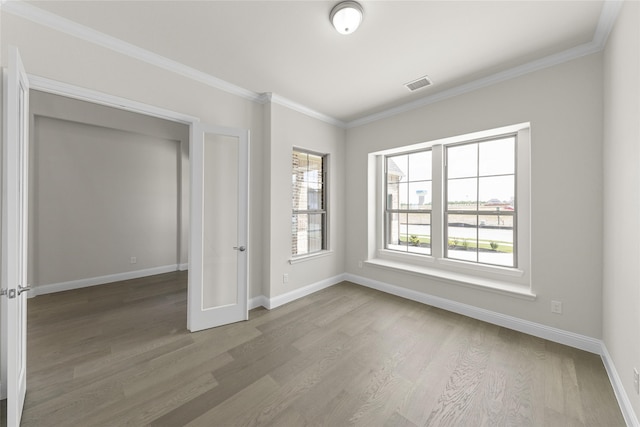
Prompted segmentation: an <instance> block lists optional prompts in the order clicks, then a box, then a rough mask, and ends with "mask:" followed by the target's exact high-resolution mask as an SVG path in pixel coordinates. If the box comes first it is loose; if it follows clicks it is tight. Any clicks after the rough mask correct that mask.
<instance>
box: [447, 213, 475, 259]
mask: <svg viewBox="0 0 640 427" xmlns="http://www.w3.org/2000/svg"><path fill="white" fill-rule="evenodd" d="M476 218H477V217H476V215H458V214H449V215H447V238H448V249H447V257H448V258H453V259H461V260H465V261H474V262H477V260H478V256H477V246H478V228H477V225H478V224H477V222H476Z"/></svg>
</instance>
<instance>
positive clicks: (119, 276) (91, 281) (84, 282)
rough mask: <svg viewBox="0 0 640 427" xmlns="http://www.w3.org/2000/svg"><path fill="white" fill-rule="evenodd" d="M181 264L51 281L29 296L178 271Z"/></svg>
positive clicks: (36, 288) (37, 287)
mask: <svg viewBox="0 0 640 427" xmlns="http://www.w3.org/2000/svg"><path fill="white" fill-rule="evenodd" d="M178 269H179V265H177V264H171V265H163V266H160V267H153V268H146V269H144V270H136V271H128V272H126V273H116V274H109V275H106V276H98V277H89V278H87V279H78V280H71V281H69V282H60V283H50V284H47V285H38V286H34V287H33V290H32V291H31V292H29V298H31V297H35V296H38V295H45V294H51V293H54V292H62V291H70V290H72V289H80V288H87V287H89V286H96V285H104V284H105V283H111V282H119V281H120V280H129V279H137V278H139V277H146V276H153V275H154V274H162V273H169V272H172V271H178Z"/></svg>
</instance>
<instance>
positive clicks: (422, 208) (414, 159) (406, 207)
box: [385, 150, 433, 255]
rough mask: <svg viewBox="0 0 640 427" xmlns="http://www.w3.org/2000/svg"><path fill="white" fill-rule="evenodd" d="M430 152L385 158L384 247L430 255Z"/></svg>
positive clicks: (423, 151)
mask: <svg viewBox="0 0 640 427" xmlns="http://www.w3.org/2000/svg"><path fill="white" fill-rule="evenodd" d="M432 162H433V159H432V153H431V150H421V151H416V152H413V153H405V154H400V155H394V156H387V157H385V188H386V190H385V193H386V198H385V248H386V249H390V250H393V251H400V252H408V253H415V254H422V255H431V208H432V184H433V181H432V176H431V169H432Z"/></svg>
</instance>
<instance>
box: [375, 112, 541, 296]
mask: <svg viewBox="0 0 640 427" xmlns="http://www.w3.org/2000/svg"><path fill="white" fill-rule="evenodd" d="M530 133H531V132H530V124H529V123H521V124H517V125H511V126H505V127H501V128H497V129H491V130H487V131H481V132H474V133H470V134H464V135H459V136H455V137H451V138H444V139H439V140H435V141H430V142H424V143H419V144H413V145H409V146H402V147H397V148H393V149H389V150H384V151H378V152H374V153H370V154H369V175H368V176H369V188H368V196H369V197H368V209H369V227H368V237H369V245H368V254H367V255H368V256H367V260H366V261H365V262H366V264H367V265H371V266H375V267H380V268H386V269H391V270H395V271H402V272H407V273H411V274H414V275H419V276H427V277H430V278H434V279H437V280H440V281H444V282H447V283H454V284H458V285H463V286H472V287H480V288H482V289H486V290H489V291H494V292H499V293H505V294H509V295H514V296H517V297H522V298H525V299H533V298H535V294H534V293H533V291H532V289H531V255H530V254H531V233H530V224H531V218H530V217H531V213H530V212H531V203H530V198H531V184H530V182H531V176H530V175H531V173H530V162H531V148H530V147H531V141H530V139H531V136H530ZM506 135H514V136H515V137H516V153H517V155H516V171H517V172H516V195H517V200H516V203H517V210H516V215H517V228H516V230H515V235H514V244H516V245H517V248H515V249H514V251H515V256H516V260H515V265H516V266H517V267H515V268H511V267H502V266H495V265H489V264H481V263H475V262H468V261H462V260H455V259H449V258H445V257H444V254H445V245H446V243H447V242H445V239H444V236H445V234H446V233H445V228H444V227H445V224H444V212H445V200H444V195H445V178H446V177H445V170H444V167H445V165H444V152H445V147H446V146H449V145H454V144H460V143H464V142H469V143H470V142H478V141H481V140H486V139H494V138H498V137H500V136H506ZM428 148H431V150H432V156H433V159H434V161H433V165H432V211H431V255H422V254H420V255H418V254H411V253H404V252H399V251H395V250H388V249H385V234H384V233H385V202H386V194H385V190H386V184H385V179H386V177H385V170H384V169H385V165H384V158H385V156H388V155H393V154H401V153H406V152H411V151H417V150H424V149H428Z"/></svg>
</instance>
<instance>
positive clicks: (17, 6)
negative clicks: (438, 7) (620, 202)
mask: <svg viewBox="0 0 640 427" xmlns="http://www.w3.org/2000/svg"><path fill="white" fill-rule="evenodd" d="M622 3H623V0H611V1H605V2H604V5H603V8H602V12H601V14H600V19H599V21H598V26H597V28H596V31H595V34H594V36H593V39H592V41H591V42H589V43H584V44H582V45H580V46H576V47H574V48H571V49H568V50H565V51H563V52H560V53H557V54H554V55H550V56H547V57H545V58H541V59H538V60H535V61H532V62H529V63H527V64H524V65H520V66H517V67H514V68H511V69H509V70H505V71H502V72H499V73H496V74H493V75H491V76H487V77H484V78H481V79H478V80H475V81H473V82H470V83H467V84H463V85H460V86H457V87H455V88H451V89H448V90H445V91H443V92H440V93H436V94H434V95H431V96H426V97H424V98H421V99H418V100H416V101H413V102H409V103H407V104H404V105H401V106H398V107H394V108H391V109H388V110H385V111H382V112H379V113H375V114H371V115H368V116H365V117H362V118H360V119H356V120H353V121H351V122H348V123H344V122H342V121H340V120H338V119H336V118H333V117H330V116H328V115H326V114H323V113H320V112H318V111H315V110H313V109H311V108H308V107H306V106H304V105H302V104H299V103H297V102H294V101H291V100H289V99H286V98H283V97H281V96H278V95H274V94H265V93H263V94H260V93H257V92H253V91H250V90H248V89H245V88H242V87H240V86H237V85H234V84H232V83H229V82H227V81H225V80H222V79H220V78H218V77H215V76H212V75H210V74H207V73H204V72H202V71H199V70H196V69H194V68H191V67H189V66H186V65H184V64H181V63H179V62H177V61H174V60H171V59H169V58H166V57H164V56H161V55H158V54H155V53H153V52H150V51H148V50H146V49H142V48H140V47H138V46H135V45H133V44H131V43H127V42H125V41H123V40H120V39H117V38H115V37H112V36H109V35H107V34H104V33H101V32H99V31H96V30H94V29H92V28H89V27H86V26H84V25H81V24H78V23H76V22H74V21H71V20H69V19H66V18H63V17H61V16H58V15H55V14H53V13H50V12H47V11H44V10H42V9H40V8H38V7H35V6H32V5H30V4H27V3H24V2H23V1H9V2H3V3H2V8H3V11H6V12H9V13H11V14H14V15H17V16H20V17H22V18H25V19H28V20H30V21H33V22H35V23H38V24H40V25H44V26H47V27H49V28H53V29H54V30H57V31H61V32H64V33H66V34H69V35H71V36H74V37H78V38H81V39H83V40H86V41H89V42H91V43H94V44H97V45H99V46H102V47H105V48H107V49H111V50H113V51H116V52H118V53H121V54H123V55H127V56H130V57H132V58H135V59H139V60H141V61H144V62H147V63H149V64H151V65H155V66H157V67H160V68H163V69H165V70H168V71H171V72H174V73H177V74H179V75H182V76H184V77H187V78H189V79H192V80H195V81H198V82H201V83H204V84H206V85H208V86H211V87H214V88H216V89H220V90H222V91H225V92H228V93H231V94H234V95H237V96H240V97H242V98H245V99H248V100H250V101H254V102H258V103H261V104H262V103H265V102H268V101H269V100H270V101H271V102H275V103H277V104H280V105H283V106H285V107H288V108H291V109H293V110H295V111H298V112H300V113H302V114H305V115H308V116H310V117H314V118H316V119H319V120H322V121H324V122H327V123H329V124H332V125H335V126H338V127H342V128H354V127H357V126H362V125H364V124H367V123H371V122H374V121H377V120H381V119H384V118H387V117H392V116H395V115H397V114H400V113H403V112H407V111H410V110H414V109H416V108H420V107H424V106H426V105H430V104H433V103H435V102H439V101H442V100H445V99H448V98H451V97H454V96H458V95H461V94H463V93H467V92H471V91H473V90H477V89H480V88H483V87H486V86H489V85H493V84H496V83H499V82H502V81H505V80H509V79H512V78H514V77H519V76H522V75H524V74H527V73H530V72H533V71H538V70H541V69H543V68H547V67H551V66H554V65H558V64H561V63H563V62H567V61H570V60H572V59H576V58H579V57H582V56H585V55H589V54H592V53H596V52H598V51H600V50H602V49H603V48H604V46H605V44H606V41H607V39H608V37H609V34H610V33H611V30H612V29H613V25H614V23H615V20H616V18H617V16H618V13H619V11H620V8H621V6H622Z"/></svg>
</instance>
